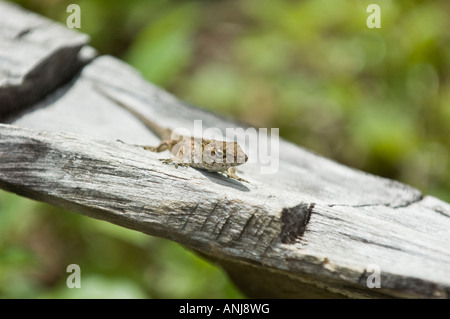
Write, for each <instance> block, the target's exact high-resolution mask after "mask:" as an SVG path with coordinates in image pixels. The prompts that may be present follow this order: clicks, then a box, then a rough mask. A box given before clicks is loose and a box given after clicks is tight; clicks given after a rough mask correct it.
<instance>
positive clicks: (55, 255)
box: [0, 0, 450, 298]
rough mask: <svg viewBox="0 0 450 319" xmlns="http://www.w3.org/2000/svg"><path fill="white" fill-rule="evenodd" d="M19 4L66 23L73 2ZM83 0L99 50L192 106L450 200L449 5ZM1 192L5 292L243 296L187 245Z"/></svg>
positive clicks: (0, 264) (0, 291)
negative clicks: (376, 23) (72, 269)
mask: <svg viewBox="0 0 450 319" xmlns="http://www.w3.org/2000/svg"><path fill="white" fill-rule="evenodd" d="M16 2H19V3H20V4H22V5H23V6H25V7H27V8H29V9H31V10H33V11H36V12H39V13H41V14H43V15H46V16H48V17H50V18H51V19H54V20H58V21H61V22H63V23H65V20H66V18H67V16H68V13H66V6H67V5H68V4H69V3H70V2H71V1H62V0H46V1H42V0H39V1H38V0H21V1H16ZM76 3H77V4H79V5H80V7H81V10H82V18H81V23H82V28H81V30H80V31H81V32H84V33H87V34H89V35H91V38H92V41H91V44H92V46H94V47H95V48H97V49H98V50H99V52H100V53H101V54H112V55H115V56H118V57H119V58H121V59H124V60H125V61H127V62H128V63H130V64H131V65H133V66H135V67H136V68H137V69H139V70H140V71H141V72H142V73H143V75H144V76H145V77H146V78H147V79H148V80H149V81H152V82H154V83H156V84H158V85H160V86H162V87H164V88H165V89H166V90H168V91H170V92H172V93H174V94H175V95H176V96H178V97H180V98H181V99H183V100H186V101H188V102H191V103H193V104H196V105H201V106H202V107H205V108H209V109H212V110H214V111H215V112H219V113H224V114H227V115H228V116H231V117H235V118H237V119H239V120H241V121H243V122H248V123H250V124H252V125H254V126H257V127H279V128H280V135H281V136H282V137H284V138H285V139H287V140H290V141H292V142H294V143H297V144H299V145H302V146H305V147H306V148H309V149H311V150H313V151H315V152H317V153H320V154H322V155H324V156H326V157H329V158H333V159H335V160H337V161H339V162H341V163H344V164H346V165H349V166H352V167H356V168H359V169H362V170H364V171H367V172H371V173H374V174H377V175H382V176H386V177H389V178H393V179H396V180H399V181H402V182H405V183H407V184H410V185H413V186H415V187H416V188H419V189H420V190H422V191H423V192H424V194H431V195H434V196H437V197H439V198H441V199H443V200H446V201H450V173H449V172H450V170H449V168H450V162H449V160H448V155H449V151H450V139H449V138H448V136H449V134H450V126H449V124H448V123H450V72H449V70H450V46H449V40H450V25H449V24H450V23H449V21H450V2H449V1H445V0H436V1H423V0H411V1H388V0H378V1H372V0H371V1H357V0H353V1H333V2H332V1H325V0H314V1H313V0H305V1H294V0H228V1H206V0H205V1H177V0H152V1H145V0H134V1H118V0H89V1H88V0H81V1H76ZM370 3H377V4H379V5H380V7H381V29H369V28H368V27H367V26H366V19H367V17H368V15H369V13H367V12H366V8H367V6H368V4H370ZM0 195H1V197H0V199H1V202H0V296H2V297H16V296H17V297H59V298H64V297H86V296H100V297H122V296H127V297H207V298H209V297H240V296H242V295H240V294H239V293H238V292H237V291H236V290H234V289H233V287H232V286H231V284H230V283H229V282H228V281H227V279H226V277H225V275H224V274H223V273H222V272H221V271H220V270H218V269H217V268H214V267H213V266H211V265H209V264H207V263H205V262H204V261H203V260H201V259H199V258H198V257H195V256H194V255H193V254H191V253H189V252H185V251H184V250H182V248H180V247H179V246H177V245H176V244H173V243H170V242H167V241H164V240H160V239H156V238H149V237H148V236H145V235H142V234H137V233H135V232H131V231H127V230H124V229H121V228H120V229H119V228H118V227H115V226H111V225H109V224H106V223H104V222H98V221H94V220H92V219H89V218H85V217H81V216H78V215H74V214H71V213H69V212H67V213H64V214H62V213H61V212H60V211H58V210H57V209H55V208H51V207H49V206H46V205H43V204H36V203H33V202H30V201H28V200H25V199H20V200H19V199H18V198H17V197H14V196H12V195H6V194H3V193H0ZM72 262H73V263H78V264H80V266H81V267H82V269H83V272H85V273H86V274H87V275H86V279H83V280H85V281H83V284H85V286H86V287H91V288H89V289H88V292H86V290H84V289H82V290H79V291H78V290H68V289H67V288H65V273H64V272H63V271H61V269H62V268H61V267H63V266H65V265H67V264H69V263H72ZM83 278H84V277H83Z"/></svg>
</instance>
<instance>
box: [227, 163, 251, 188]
mask: <svg viewBox="0 0 450 319" xmlns="http://www.w3.org/2000/svg"><path fill="white" fill-rule="evenodd" d="M223 173H224V174H225V175H226V176H227V177H228V178H232V179H235V180H237V181H240V182H245V183H249V184H250V182H249V181H247V180H245V179H243V178H241V177H239V176H237V175H236V168H235V167H230V168H229V169H228V170H227V171H224V172H223Z"/></svg>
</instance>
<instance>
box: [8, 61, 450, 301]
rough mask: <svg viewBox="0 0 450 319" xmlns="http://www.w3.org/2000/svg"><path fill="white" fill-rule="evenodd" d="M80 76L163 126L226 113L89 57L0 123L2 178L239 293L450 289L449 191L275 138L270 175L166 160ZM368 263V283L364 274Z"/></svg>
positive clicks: (208, 123)
mask: <svg viewBox="0 0 450 319" xmlns="http://www.w3.org/2000/svg"><path fill="white" fill-rule="evenodd" d="M93 85H102V86H104V87H106V88H108V89H109V90H110V91H111V92H114V94H115V95H116V96H117V97H118V98H120V99H122V100H123V101H124V102H127V103H129V104H132V105H133V106H135V107H136V108H137V109H139V110H141V111H142V112H143V113H145V114H146V115H148V116H149V117H150V118H153V119H158V121H159V122H160V123H161V124H163V123H166V125H167V126H168V127H171V128H176V127H187V128H192V125H193V124H192V123H193V120H198V119H201V120H203V127H204V128H207V127H217V128H220V129H222V130H223V129H225V128H228V127H237V126H239V124H237V123H234V122H232V121H229V120H226V119H224V118H221V117H219V116H217V115H215V114H212V113H210V112H206V111H204V110H201V109H198V108H195V107H192V106H189V105H186V104H185V103H183V102H181V101H179V100H177V99H176V98H175V97H173V96H171V95H170V94H168V93H166V92H164V91H163V90H161V89H159V88H157V87H155V86H154V85H152V84H149V83H147V82H146V81H145V80H144V79H143V78H142V77H140V75H139V74H138V73H137V72H136V71H134V70H132V69H131V68H130V67H129V66H127V65H125V64H124V63H122V62H120V61H118V60H116V59H114V58H111V57H107V56H106V57H100V58H97V59H95V60H94V61H93V62H91V63H89V64H88V65H87V66H85V67H84V68H83V71H82V72H81V74H80V75H79V76H77V77H75V78H74V79H73V80H72V81H71V82H70V83H69V84H67V85H65V86H62V87H60V88H59V90H57V91H56V92H54V93H53V94H51V95H49V96H48V97H47V98H46V99H44V100H42V101H41V102H40V103H39V104H37V105H35V106H34V107H33V108H32V109H31V110H30V111H29V112H27V113H26V114H22V115H21V116H19V117H18V118H16V119H15V120H14V121H12V122H11V124H12V125H0V187H1V188H3V189H7V190H9V191H13V192H16V193H18V194H21V195H23V196H27V197H30V198H34V199H37V200H40V201H45V202H48V203H51V204H54V205H57V206H62V207H65V208H69V209H71V210H73V211H75V212H79V213H81V214H85V215H88V216H91V217H94V218H98V219H102V220H107V221H109V222H112V223H115V224H118V225H121V226H123V227H126V228H130V229H135V230H138V231H141V232H144V233H147V234H151V235H156V236H160V237H164V238H168V239H171V240H174V241H177V242H180V243H182V244H184V245H186V246H187V247H190V248H191V249H193V250H195V251H197V252H198V253H200V254H202V255H204V256H207V257H208V258H210V259H211V260H214V261H216V262H217V263H219V264H220V265H222V266H223V267H224V268H225V269H226V270H227V271H228V273H229V274H230V276H231V277H232V278H233V280H234V281H235V282H236V283H237V284H238V285H239V287H241V289H242V290H243V291H244V292H246V293H248V295H249V296H254V297H287V298H297V297H317V298H321V297H356V298H357V297H431V298H435V297H436V298H448V296H449V295H450V278H449V276H448V275H447V274H448V272H449V270H450V248H449V245H448V243H449V240H450V205H449V204H448V203H445V202H442V201H439V200H438V199H436V198H433V197H430V196H426V197H425V198H422V194H421V193H420V192H419V191H418V190H416V189H414V188H412V187H410V186H407V185H404V184H400V183H398V182H395V181H392V180H388V179H384V178H380V177H377V176H373V175H370V174H366V173H364V172H360V171H357V170H354V169H351V168H348V167H345V166H343V165H340V164H337V163H335V162H333V161H330V160H328V159H325V158H322V157H320V156H318V155H315V154H312V153H310V152H308V151H306V150H304V149H302V148H300V147H298V146H296V145H293V144H291V143H287V142H285V141H282V140H281V141H280V149H279V158H280V165H279V169H278V170H277V171H276V172H275V173H274V174H270V175H264V174H261V172H260V169H261V166H262V164H261V163H259V162H257V163H247V164H245V165H243V166H241V167H240V169H239V174H240V175H241V176H242V177H243V178H245V179H247V180H249V181H250V184H243V183H239V182H236V181H233V180H230V179H228V178H226V177H224V176H221V175H219V174H216V173H208V172H203V171H200V170H195V169H192V168H179V169H175V168H174V167H173V166H170V165H163V164H161V163H160V162H159V161H158V158H165V157H167V156H168V155H167V154H154V153H151V152H148V151H144V150H142V149H140V148H137V147H134V146H132V145H128V144H123V143H120V142H117V141H116V140H117V139H121V140H123V141H125V142H127V143H130V144H150V145H154V144H156V143H157V142H158V140H157V138H156V137H155V136H154V135H152V133H150V132H148V131H147V130H146V129H145V128H144V127H143V126H142V125H141V124H140V123H139V122H137V120H136V119H135V118H133V117H132V116H131V115H130V114H128V113H127V112H126V111H124V110H122V109H121V108H120V107H118V106H117V105H115V104H113V103H112V102H110V101H109V100H106V99H105V98H104V97H102V96H100V95H99V94H98V93H97V92H96V91H94V90H93V89H92V87H93ZM0 89H1V87H0ZM1 104H2V100H1V96H0V105H1ZM253 159H254V158H253ZM371 264H375V265H377V266H378V267H379V268H380V270H381V289H376V288H374V289H369V288H368V287H367V285H366V279H367V277H368V276H369V275H370V272H367V267H368V265H371Z"/></svg>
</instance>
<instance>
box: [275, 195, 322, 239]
mask: <svg viewBox="0 0 450 319" xmlns="http://www.w3.org/2000/svg"><path fill="white" fill-rule="evenodd" d="M313 208H314V203H313V204H309V205H308V204H306V203H302V204H300V205H297V206H294V207H290V208H283V210H282V211H281V232H280V239H281V242H282V243H283V244H293V243H295V240H296V239H297V238H299V237H301V236H303V234H304V232H305V230H306V225H307V224H308V222H309V219H310V217H311V213H312V210H313Z"/></svg>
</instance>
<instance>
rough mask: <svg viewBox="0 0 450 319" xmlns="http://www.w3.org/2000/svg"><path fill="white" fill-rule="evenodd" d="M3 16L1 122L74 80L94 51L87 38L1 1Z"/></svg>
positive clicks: (0, 23) (0, 32) (0, 24)
mask: <svg viewBox="0 0 450 319" xmlns="http://www.w3.org/2000/svg"><path fill="white" fill-rule="evenodd" d="M0 15H1V19H0V101H1V102H2V103H1V105H0V120H1V119H5V118H6V117H8V116H11V115H14V114H16V113H17V112H18V111H20V110H21V109H23V108H25V107H27V106H30V105H32V104H33V103H35V102H37V101H39V100H40V99H41V98H42V97H43V96H45V95H46V94H47V93H49V92H51V91H52V90H54V89H55V88H57V87H59V86H60V85H61V84H62V83H64V82H67V81H68V80H69V79H71V78H72V77H73V76H74V74H75V73H76V72H78V71H79V70H80V69H81V67H82V66H83V65H84V64H86V63H87V62H88V61H89V60H90V59H92V58H93V55H94V50H93V49H92V48H89V47H86V43H87V42H88V40H89V37H88V36H87V35H85V34H81V33H78V32H75V31H71V30H69V29H67V28H65V27H64V26H62V25H59V24H57V23H55V22H52V21H50V20H48V19H46V18H43V17H41V16H39V15H37V14H34V13H31V12H28V11H25V10H23V9H22V8H20V7H19V6H18V5H15V4H12V3H9V2H3V1H0ZM82 49H83V50H82Z"/></svg>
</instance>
